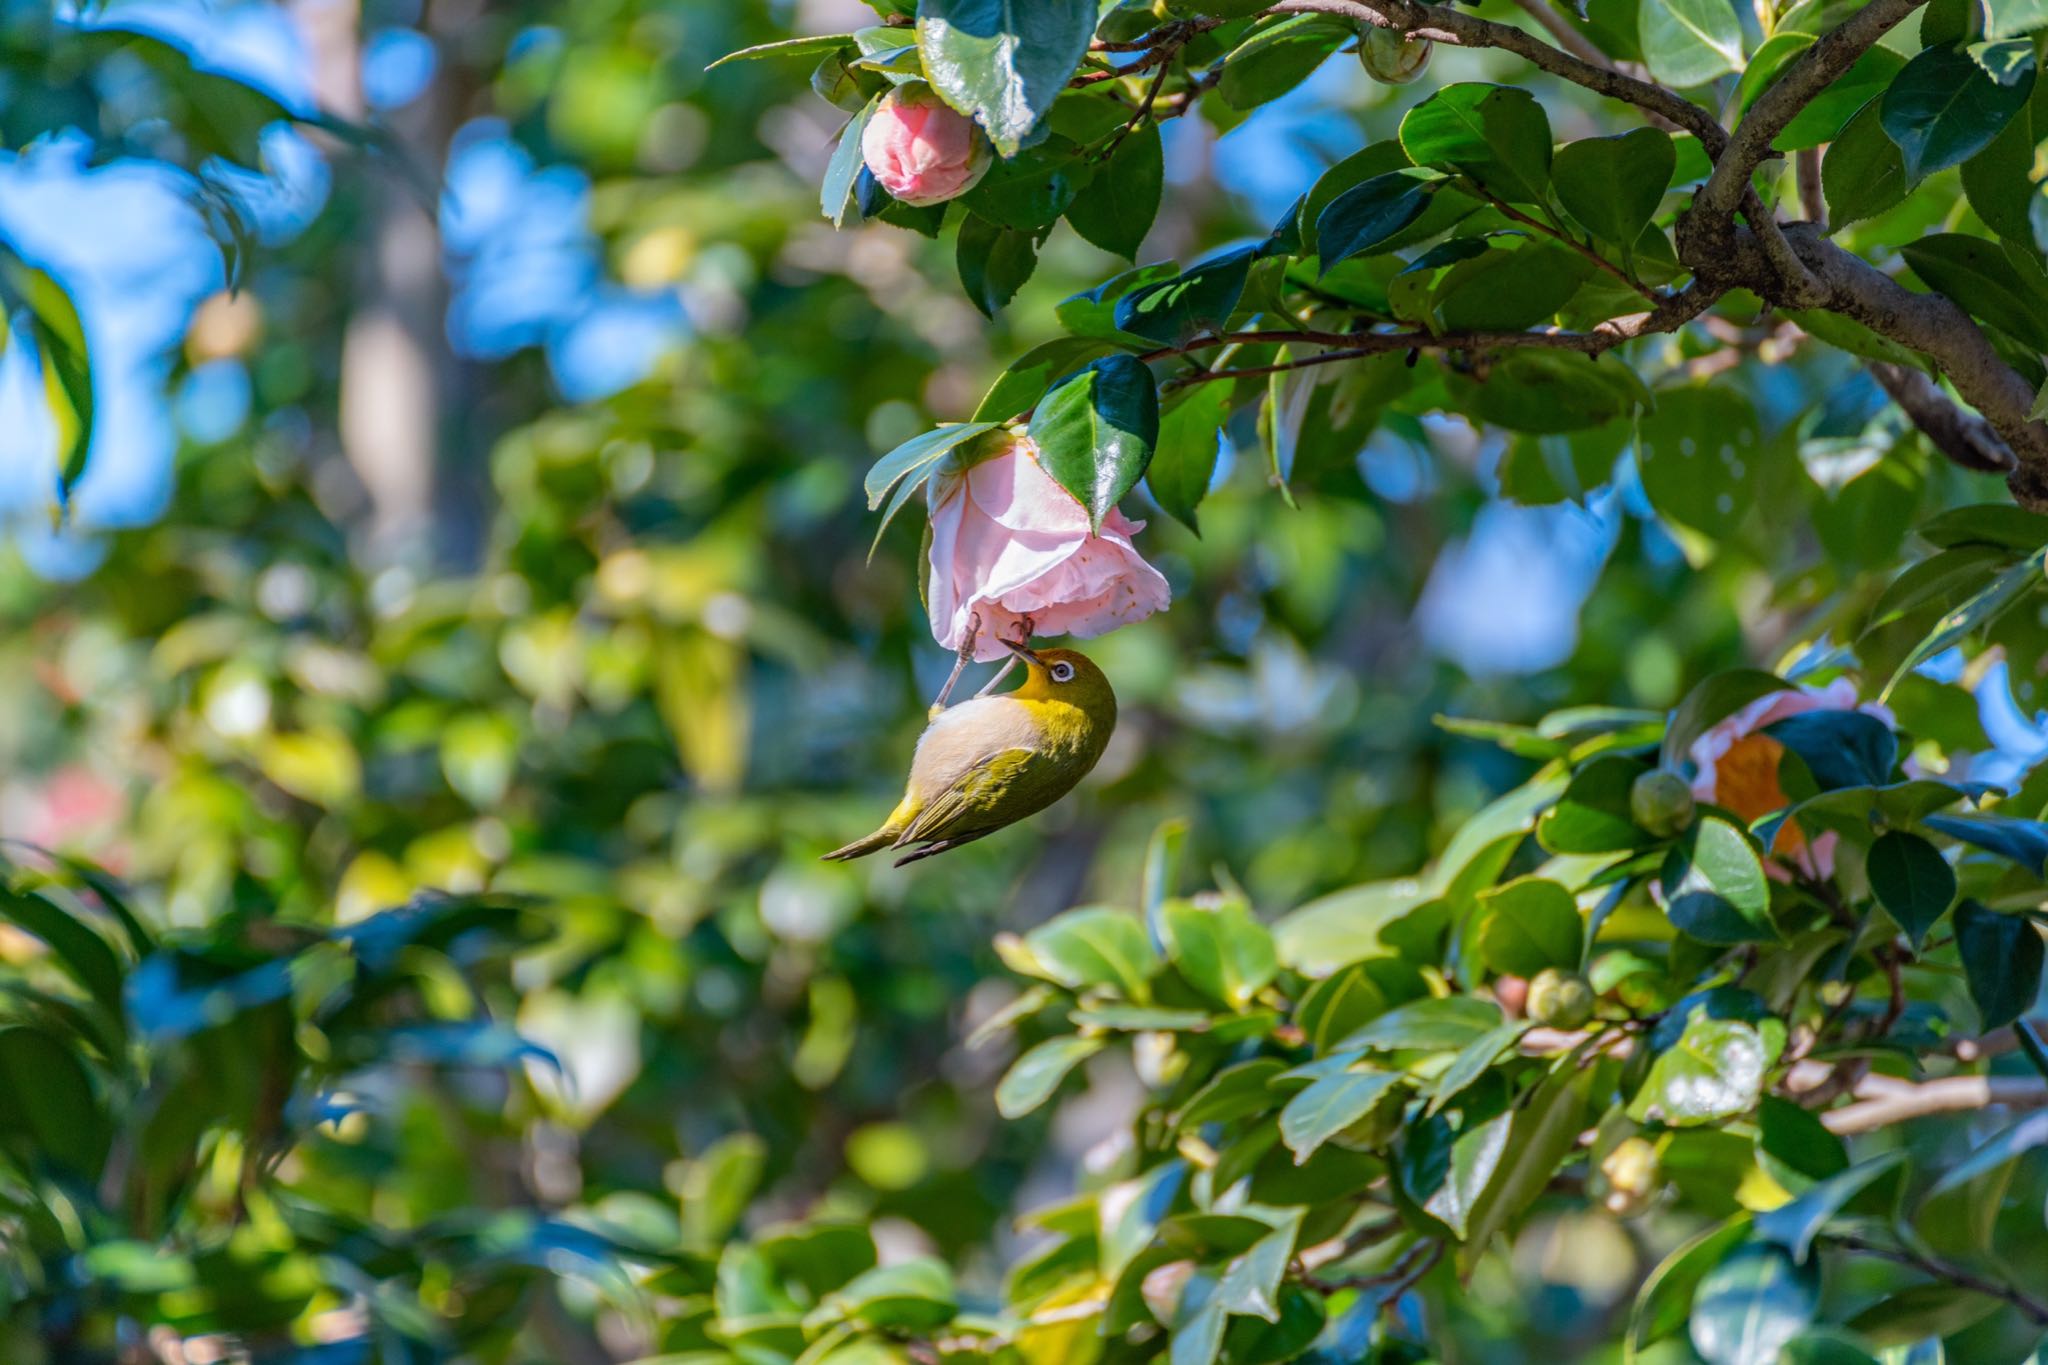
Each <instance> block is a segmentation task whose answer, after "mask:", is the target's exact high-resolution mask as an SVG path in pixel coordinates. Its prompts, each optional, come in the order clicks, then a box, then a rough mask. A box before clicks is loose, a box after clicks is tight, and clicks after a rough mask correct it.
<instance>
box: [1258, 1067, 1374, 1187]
mask: <svg viewBox="0 0 2048 1365" xmlns="http://www.w3.org/2000/svg"><path fill="white" fill-rule="evenodd" d="M1400 1080H1401V1077H1400V1075H1399V1073H1397V1072H1392V1071H1373V1070H1370V1069H1367V1070H1356V1071H1340V1072H1338V1073H1337V1074H1336V1075H1334V1076H1324V1077H1323V1078H1321V1079H1320V1080H1317V1081H1315V1082H1314V1083H1313V1084H1311V1085H1310V1086H1309V1088H1308V1089H1306V1090H1304V1091H1302V1092H1301V1093H1300V1094H1298V1095H1296V1096H1294V1098H1292V1099H1290V1100H1289V1101H1288V1102H1287V1107H1286V1108H1284V1109H1282V1110H1281V1111H1280V1140H1281V1141H1282V1142H1284V1143H1286V1144H1287V1150H1288V1151H1290V1152H1293V1153H1294V1164H1295V1165H1297V1166H1299V1165H1301V1164H1302V1163H1303V1162H1305V1161H1307V1160H1308V1159H1309V1158H1310V1157H1311V1156H1313V1155H1315V1151H1316V1149H1317V1148H1318V1147H1321V1146H1322V1145H1323V1144H1324V1143H1325V1142H1328V1141H1329V1140H1330V1139H1331V1138H1333V1137H1335V1136H1337V1134H1339V1133H1341V1132H1343V1131H1344V1130H1345V1129H1346V1128H1349V1127H1350V1126H1351V1125H1352V1124H1354V1123H1356V1122H1358V1120H1360V1119H1362V1118H1364V1117H1365V1116H1366V1115H1367V1114H1368V1113H1370V1112H1371V1111H1372V1109H1373V1107H1374V1106H1375V1105H1377V1104H1378V1103H1379V1102H1380V1098H1381V1097H1382V1096H1383V1095H1385V1094H1386V1093H1387V1091H1388V1090H1389V1089H1391V1088H1392V1087H1393V1086H1395V1085H1397V1084H1399V1083H1400Z"/></svg>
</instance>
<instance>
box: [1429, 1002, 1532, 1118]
mask: <svg viewBox="0 0 2048 1365" xmlns="http://www.w3.org/2000/svg"><path fill="white" fill-rule="evenodd" d="M1528 1029H1529V1025H1528V1024H1527V1023H1526V1022H1525V1021H1523V1020H1520V1019H1508V1020H1504V1021H1502V1022H1501V1023H1500V1024H1498V1025H1496V1026H1495V1027H1494V1028H1493V1029H1492V1030H1491V1031H1489V1032H1487V1033H1484V1034H1481V1035H1480V1037H1479V1038H1478V1040H1477V1041H1475V1042H1471V1043H1468V1044H1466V1045H1465V1046H1464V1047H1463V1048H1461V1049H1460V1050H1459V1052H1458V1055H1457V1056H1455V1057H1453V1058H1452V1059H1451V1064H1450V1065H1449V1066H1447V1067H1445V1068H1444V1072H1443V1074H1442V1075H1441V1076H1438V1077H1437V1078H1436V1084H1434V1085H1432V1086H1430V1087H1429V1108H1428V1112H1430V1113H1432V1114H1434V1113H1435V1112H1436V1111H1437V1110H1439V1109H1442V1108H1443V1107H1444V1106H1445V1105H1447V1104H1449V1103H1450V1102H1451V1101H1452V1100H1454V1099H1456V1098H1457V1097H1458V1096H1459V1095H1462V1094H1463V1093H1465V1091H1466V1090H1468V1089H1470V1088H1471V1087H1472V1085H1473V1084H1474V1083H1476V1082H1477V1081H1478V1080H1479V1078H1480V1077H1481V1076H1484V1075H1485V1074H1486V1073H1487V1071H1488V1070H1489V1069H1490V1068H1491V1067H1492V1066H1493V1064H1494V1063H1495V1062H1497V1061H1499V1060H1500V1058H1501V1054H1503V1053H1505V1052H1507V1051H1508V1050H1509V1049H1510V1048H1512V1047H1514V1045H1515V1044H1516V1042H1517V1041H1519V1040H1520V1038H1521V1036H1522V1035H1523V1034H1524V1033H1526V1032H1528Z"/></svg>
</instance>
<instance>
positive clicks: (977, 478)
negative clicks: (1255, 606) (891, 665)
mask: <svg viewBox="0 0 2048 1365" xmlns="http://www.w3.org/2000/svg"><path fill="white" fill-rule="evenodd" d="M926 492H927V497H928V498H929V500H930V504H931V523H932V556H931V568H932V574H931V588H930V608H931V617H932V634H933V635H935V636H937V637H938V641H939V643H940V644H942V645H944V646H946V647H947V648H948V649H958V648H959V647H960V642H961V641H962V640H964V639H965V638H966V636H967V628H968V621H969V619H970V618H971V617H972V616H973V615H974V614H976V613H977V612H978V613H979V614H980V616H981V634H980V636H979V637H978V638H977V639H976V641H975V650H974V657H975V658H976V659H980V660H984V661H987V660H994V659H1001V658H1006V657H1007V654H1006V652H1005V650H1004V649H1003V647H1002V644H1001V643H1000V640H999V638H998V637H1008V638H1010V639H1016V638H1017V637H1018V635H1019V634H1020V633H1021V632H1022V629H1023V625H1022V619H1023V618H1024V617H1026V616H1029V617H1031V618H1032V627H1033V629H1034V631H1035V632H1036V633H1037V634H1039V635H1075V636H1079V637H1081V638H1083V639H1086V638H1089V637H1091V636H1096V635H1106V634H1108V633H1109V632H1110V631H1112V630H1115V629H1116V628H1117V627H1118V626H1127V625H1129V624H1130V623H1131V622H1133V621H1141V620H1143V619H1144V618H1145V617H1147V616H1150V615H1151V614H1152V613H1153V612H1155V611H1161V610H1164V609H1165V607H1166V605H1167V603H1168V602H1169V601H1170V600H1171V597H1172V594H1171V592H1170V591H1169V590H1168V588H1167V586H1166V579H1165V578H1164V577H1163V576H1162V575H1161V574H1160V572H1159V570H1157V569H1155V568H1153V567H1152V566H1151V565H1150V564H1147V563H1146V562H1145V559H1144V556H1142V555H1140V554H1139V553H1138V549H1137V546H1135V545H1133V544H1132V543H1131V537H1132V536H1134V535H1136V534H1137V533H1138V532H1139V531H1142V530H1144V529H1145V524H1144V523H1143V522H1138V521H1131V520H1130V519H1128V518H1127V517H1125V516H1124V515H1123V513H1121V512H1119V511H1116V510H1114V509H1112V510H1111V511H1110V514H1109V515H1108V516H1107V517H1105V518H1103V521H1102V533H1101V534H1100V535H1095V534H1092V533H1090V531H1089V529H1088V511H1087V509H1086V508H1084V507H1082V506H1081V504H1080V502H1079V501H1078V500H1077V499H1076V498H1075V497H1074V495H1073V494H1071V493H1069V492H1067V490H1066V489H1064V488H1062V487H1060V486H1059V484H1057V483H1055V482H1054V481H1053V477H1052V475H1050V474H1048V473H1046V472H1045V470H1044V468H1043V467H1042V466H1040V464H1039V463H1038V448H1037V446H1035V445H1033V444H1032V442H1031V439H1030V438H1029V437H1027V436H1017V437H1014V438H1012V439H1011V441H1010V443H1009V445H1008V447H1007V448H1006V449H1004V450H1002V451H1001V452H1000V453H998V454H995V455H992V456H990V457H988V458H986V459H983V460H980V461H978V462H976V463H973V464H968V465H965V467H963V466H962V464H961V463H959V462H958V457H949V458H948V459H947V461H946V462H945V463H944V464H943V465H941V466H940V468H939V470H938V472H937V473H935V474H934V475H933V476H932V479H931V482H930V484H929V485H927V490H926Z"/></svg>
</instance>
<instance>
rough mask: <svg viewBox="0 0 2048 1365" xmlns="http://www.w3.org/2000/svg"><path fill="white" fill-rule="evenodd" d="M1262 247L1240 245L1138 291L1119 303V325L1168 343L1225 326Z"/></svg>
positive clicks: (1116, 317)
mask: <svg viewBox="0 0 2048 1365" xmlns="http://www.w3.org/2000/svg"><path fill="white" fill-rule="evenodd" d="M1259 250H1260V248H1259V247H1236V248H1233V249H1232V250H1229V251H1225V252H1222V253H1221V254H1219V255H1216V256H1212V257H1210V258H1209V259H1208V260H1206V261H1201V262H1198V263H1196V264H1195V265H1192V266H1190V267H1188V269H1187V270H1186V271H1185V272H1184V273H1182V274H1179V275H1176V276H1174V277H1173V278H1171V279H1167V280H1162V281H1160V282H1159V283H1156V284H1151V285H1147V286H1145V287H1144V288H1141V289H1136V290H1133V291H1132V292H1130V293H1128V294H1125V295H1124V296H1123V297H1121V298H1119V299H1118V300H1117V302H1116V311H1115V320H1116V326H1117V327H1119V328H1121V329H1122V330H1124V331H1126V332H1129V333H1131V334H1132V335H1134V336H1140V337H1144V338H1145V339H1146V340H1147V341H1156V342H1162V343H1165V344H1168V345H1172V344H1176V343H1179V342H1183V341H1187V340H1190V339H1192V338H1194V337H1196V336H1198V335H1200V334H1201V333H1203V332H1205V331H1213V330H1216V329H1219V328H1221V327H1222V326H1223V325H1224V323H1226V322H1228V321H1229V320H1230V314H1231V313H1232V311H1234V310H1235V309H1236V307H1237V300H1238V298H1239V296H1241V295H1242V294H1243V293H1244V282H1245V277H1246V276H1247V275H1248V274H1249V273H1250V271H1251V265H1252V261H1253V260H1254V259H1255V258H1256V256H1257V255H1258V252H1259Z"/></svg>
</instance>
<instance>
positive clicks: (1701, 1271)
mask: <svg viewBox="0 0 2048 1365" xmlns="http://www.w3.org/2000/svg"><path fill="white" fill-rule="evenodd" d="M1748 1237H1749V1217H1748V1215H1747V1214H1743V1215H1738V1216H1737V1217H1734V1218H1731V1219H1729V1220H1728V1221H1727V1222H1725V1223H1722V1224H1720V1225H1719V1226H1717V1227H1710V1228H1707V1229H1706V1230H1704V1231H1702V1232H1699V1233H1696V1234H1694V1235H1693V1236H1692V1237H1691V1238H1690V1239H1689V1240H1687V1241H1685V1242H1683V1243H1681V1244H1680V1245H1679V1246H1678V1248H1677V1249H1676V1250H1675V1251H1673V1252H1672V1253H1671V1254H1670V1255H1669V1256H1666V1257H1665V1258H1664V1259H1663V1260H1662V1261H1660V1262H1659V1263H1658V1264H1657V1268H1656V1269H1655V1270H1652V1271H1651V1272H1650V1275H1649V1278H1648V1279H1646V1280H1644V1281H1643V1287H1642V1288H1641V1289H1639V1290H1637V1291H1636V1298H1635V1302H1634V1303H1633V1304H1632V1305H1631V1306H1630V1308H1629V1315H1628V1334H1627V1337H1626V1344H1627V1348H1628V1351H1629V1355H1630V1357H1631V1358H1633V1357H1634V1356H1635V1355H1636V1354H1637V1353H1638V1352H1640V1351H1642V1350H1643V1349H1644V1348H1646V1347H1649V1346H1653V1345H1655V1344H1656V1343H1657V1342H1659V1341H1662V1340H1663V1339H1664V1338H1666V1337H1668V1336H1671V1335H1672V1334H1673V1333H1675V1332H1677V1331H1678V1330H1679V1329H1680V1328H1682V1327H1684V1326H1685V1325H1686V1323H1687V1322H1688V1321H1689V1320H1690V1319H1691V1317H1692V1301H1693V1296H1694V1294H1696V1293H1697V1292H1698V1290H1699V1284H1700V1281H1701V1280H1703V1279H1705V1278H1706V1276H1707V1272H1709V1271H1710V1270H1712V1269H1713V1268H1714V1267H1715V1266H1717V1265H1719V1264H1720V1263H1721V1261H1722V1260H1723V1259H1724V1258H1725V1257H1726V1256H1727V1255H1728V1254H1729V1252H1731V1251H1733V1250H1734V1249H1735V1248H1736V1247H1737V1246H1740V1245H1741V1244H1742V1243H1743V1242H1744V1241H1745V1240H1747V1239H1748Z"/></svg>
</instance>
